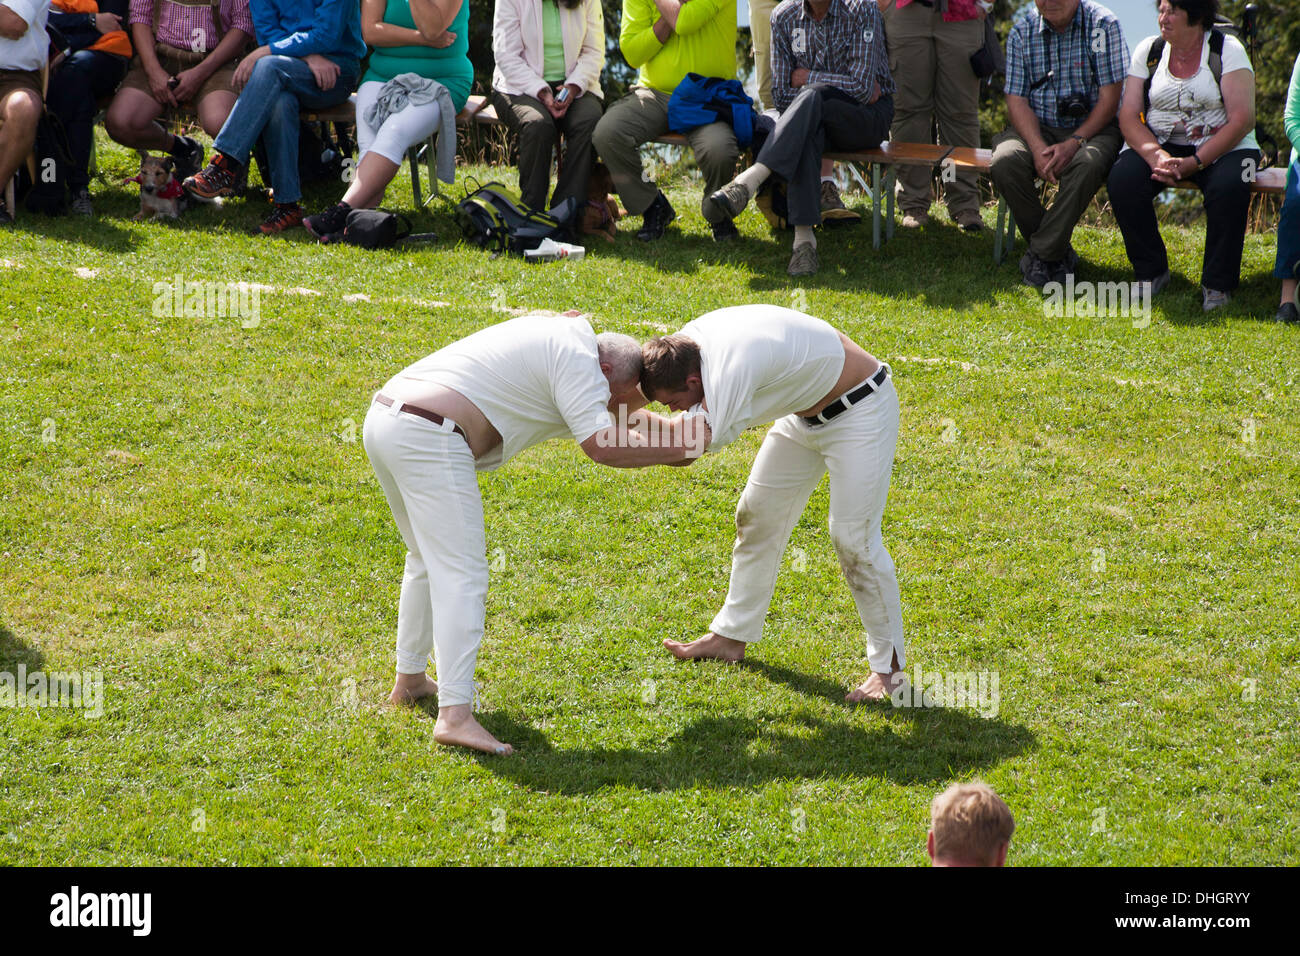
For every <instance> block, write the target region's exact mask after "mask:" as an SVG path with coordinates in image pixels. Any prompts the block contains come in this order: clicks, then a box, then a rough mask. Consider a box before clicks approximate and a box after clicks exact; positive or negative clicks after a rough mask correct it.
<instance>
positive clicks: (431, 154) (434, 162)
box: [424, 133, 442, 203]
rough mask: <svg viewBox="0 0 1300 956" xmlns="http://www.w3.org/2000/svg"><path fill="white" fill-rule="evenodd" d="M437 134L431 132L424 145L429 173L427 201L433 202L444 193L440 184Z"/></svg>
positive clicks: (427, 171)
mask: <svg viewBox="0 0 1300 956" xmlns="http://www.w3.org/2000/svg"><path fill="white" fill-rule="evenodd" d="M436 136H437V134H436V133H431V134H429V141H428V142H427V143H425V145H424V164H425V165H424V171H425V172H426V173H428V174H429V198H428V199H426V200H425V202H426V203H431V202H433V200H434V199H436V198H437V197H438V196H439V195H441V193H442V189H441V187H440V186H439V184H438V140H437V139H436Z"/></svg>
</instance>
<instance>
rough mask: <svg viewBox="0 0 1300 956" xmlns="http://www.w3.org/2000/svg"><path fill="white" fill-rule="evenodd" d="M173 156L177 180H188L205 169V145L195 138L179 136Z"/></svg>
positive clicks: (172, 152)
mask: <svg viewBox="0 0 1300 956" xmlns="http://www.w3.org/2000/svg"><path fill="white" fill-rule="evenodd" d="M171 156H172V159H174V160H175V161H176V162H175V164H174V169H175V173H176V178H177V179H188V178H189V177H191V176H193V175H194V174H195V173H197V172H198V171H199V170H200V169H202V168H203V144H202V143H200V142H199V141H198V140H197V139H195V138H194V137H193V136H177V137H176V148H175V149H173V150H172V151H171Z"/></svg>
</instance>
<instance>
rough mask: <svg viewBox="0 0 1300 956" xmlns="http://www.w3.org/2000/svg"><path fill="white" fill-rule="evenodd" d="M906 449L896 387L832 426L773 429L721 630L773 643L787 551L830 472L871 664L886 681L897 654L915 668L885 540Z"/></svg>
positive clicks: (835, 535) (739, 540) (746, 502)
mask: <svg viewBox="0 0 1300 956" xmlns="http://www.w3.org/2000/svg"><path fill="white" fill-rule="evenodd" d="M897 441H898V392H896V391H895V390H894V381H893V379H892V378H888V379H886V380H885V384H884V385H883V386H881V388H880V390H879V391H876V392H873V393H872V394H871V395H869V396H867V397H866V398H864V399H863V400H862V401H861V402H860V403H859V404H858V405H855V406H854V407H852V408H850V409H849V410H848V411H846V412H843V413H841V414H840V415H839V416H838V417H836V418H833V419H831V421H830V422H829V423H828V424H824V425H818V426H815V427H814V426H809V425H807V424H805V423H804V421H803V420H802V419H801V418H799V417H798V416H797V415H787V416H786V417H785V418H782V419H780V420H779V421H777V422H776V423H775V424H774V425H773V426H772V427H771V429H769V430H768V433H767V437H766V438H764V439H763V445H762V447H761V448H759V450H758V457H757V458H755V459H754V467H753V470H751V471H750V473H749V481H748V482H747V483H746V484H745V490H744V492H743V493H742V494H741V496H740V504H739V505H737V507H736V544H735V547H734V548H733V549H732V552H731V585H730V587H729V588H728V590H727V600H726V603H725V604H723V606H722V610H720V611H719V612H718V614H717V617H715V618H714V619H713V623H712V624H711V625H710V626H709V629H710V630H711V631H713V632H714V633H716V634H721V635H722V636H724V637H730V638H732V639H734V640H737V641H746V642H754V641H757V640H759V639H760V638H761V637H762V636H763V618H764V617H765V616H766V615H767V609H768V605H770V604H771V603H772V590H773V589H774V588H775V587H776V576H777V572H778V571H780V569H781V558H782V555H783V553H784V552H785V546H786V543H787V542H788V541H789V540H790V533H791V532H792V531H793V530H794V526H795V524H796V522H798V520H799V516H800V515H801V514H802V513H803V510H804V507H805V506H806V505H807V503H808V498H809V497H810V496H811V495H812V493H813V490H814V489H815V488H816V487H817V486H818V485H819V484H820V483H821V479H822V475H824V474H825V473H826V472H827V471H829V472H830V476H831V506H830V532H831V542H832V543H833V544H834V546H835V552H836V554H837V555H838V556H839V560H840V567H841V569H843V571H844V577H845V579H846V580H847V581H848V585H849V590H850V591H851V592H852V593H853V601H854V603H855V604H856V605H857V608H858V616H859V617H860V618H861V619H862V624H863V626H864V627H865V628H866V631H867V659H868V661H869V662H870V664H871V669H872V670H873V671H877V672H879V673H886V672H888V671H889V670H890V663H891V658H892V656H893V655H894V654H897V655H898V665H899V667H902V666H904V665H905V664H906V658H905V656H904V650H903V609H902V602H901V600H900V598H899V593H898V575H897V573H896V572H895V570H894V562H893V559H892V558H890V556H889V552H888V551H887V550H885V542H884V539H883V538H882V537H881V534H880V522H881V518H882V517H883V516H884V513H885V498H886V497H887V496H888V494H889V476H890V473H891V472H892V471H893V467H894V447H895V445H896V443H897Z"/></svg>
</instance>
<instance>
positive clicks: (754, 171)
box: [732, 163, 772, 199]
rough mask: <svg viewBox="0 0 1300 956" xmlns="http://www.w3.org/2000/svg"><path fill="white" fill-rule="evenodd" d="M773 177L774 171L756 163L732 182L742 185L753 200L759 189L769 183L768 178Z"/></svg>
mask: <svg viewBox="0 0 1300 956" xmlns="http://www.w3.org/2000/svg"><path fill="white" fill-rule="evenodd" d="M771 175H772V170H770V169H768V168H767V167H766V166H764V165H763V164H762V163H755V164H754V165H753V166H750V167H749V169H747V170H745V171H744V172H743V173H741V174H740V175H739V176H737V177H736V178H735V179H733V180H732V182H733V183H740V185H742V186H744V187H745V189H746V191H748V193H749V198H750V199H753V198H754V195H755V194H756V193H757V192H758V187H759V186H761V185H763V183H765V182H767V177H768V176H771Z"/></svg>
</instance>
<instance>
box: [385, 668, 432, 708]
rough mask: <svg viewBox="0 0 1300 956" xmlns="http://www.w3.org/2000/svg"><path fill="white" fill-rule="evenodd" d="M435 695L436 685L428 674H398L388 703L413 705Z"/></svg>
mask: <svg viewBox="0 0 1300 956" xmlns="http://www.w3.org/2000/svg"><path fill="white" fill-rule="evenodd" d="M436 693H438V685H437V684H435V683H434V681H433V678H432V677H430V676H429V675H428V674H398V675H397V681H396V682H395V683H394V684H393V692H392V693H391V694H389V695H388V701H389V703H392V704H413V703H415V701H417V700H419V699H420V698H421V697H428V696H429V695H430V694H436Z"/></svg>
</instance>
